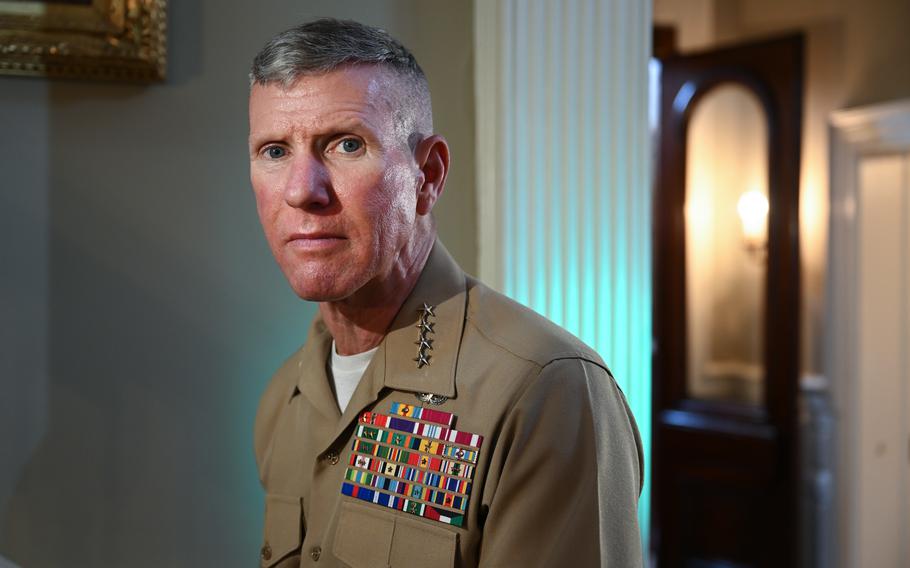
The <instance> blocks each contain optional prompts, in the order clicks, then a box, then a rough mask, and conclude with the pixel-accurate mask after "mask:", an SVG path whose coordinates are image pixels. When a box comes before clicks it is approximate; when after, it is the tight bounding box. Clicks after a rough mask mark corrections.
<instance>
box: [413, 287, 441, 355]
mask: <svg viewBox="0 0 910 568" xmlns="http://www.w3.org/2000/svg"><path fill="white" fill-rule="evenodd" d="M435 309H436V306H431V305H429V304H427V303H426V302H424V303H423V307H422V308H420V310H418V313H420V321H418V322H417V329H418V336H417V341H415V342H414V344H415V345H417V357H415V358H414V362H415V363H417V368H418V369H423V368H424V367H426V366H427V365H429V364H430V359H432V357H431V356H430V351H432V350H433V340H432V339H431V338H430V336H431V335H432V334H433V326H434V325H436V324H435V323H433V322H431V321H430V318H431V317H432V318H435V317H436V314H435V313H434V312H433V310H435Z"/></svg>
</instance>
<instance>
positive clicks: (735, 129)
mask: <svg viewBox="0 0 910 568" xmlns="http://www.w3.org/2000/svg"><path fill="white" fill-rule="evenodd" d="M766 124H767V123H766V120H765V116H764V111H763V109H762V108H761V105H760V103H759V101H758V99H757V98H756V97H755V96H754V95H753V94H752V93H751V92H749V91H747V90H746V89H745V88H743V87H739V86H723V87H719V88H717V89H715V90H713V91H712V92H711V93H709V94H708V95H707V96H706V97H705V98H704V99H702V100H701V101H700V102H699V103H698V106H697V107H696V109H695V112H694V113H693V115H692V118H691V121H690V124H689V132H688V140H687V152H688V154H687V162H686V210H685V214H686V291H687V292H686V296H687V297H686V302H687V306H686V310H687V311H686V313H687V317H688V322H687V326H688V329H687V332H688V346H687V348H688V364H689V369H688V375H687V376H688V394H689V396H690V397H691V398H697V399H703V400H722V401H727V402H736V403H742V404H751V405H758V404H761V402H762V399H763V392H764V384H763V383H764V377H765V372H764V371H765V369H764V361H763V357H762V338H763V330H764V318H763V314H764V306H763V303H764V297H765V294H764V286H765V281H766V278H765V271H766V265H767V262H766V259H767V232H768V231H767V212H768V197H767V196H768V133H767V125H766Z"/></svg>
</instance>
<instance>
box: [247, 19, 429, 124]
mask: <svg viewBox="0 0 910 568" xmlns="http://www.w3.org/2000/svg"><path fill="white" fill-rule="evenodd" d="M348 65H377V66H380V67H383V68H386V69H388V70H390V71H392V72H394V73H395V74H397V75H398V76H399V77H401V78H403V79H405V80H406V83H407V84H406V88H407V89H408V90H409V91H410V93H407V94H406V96H408V95H410V96H408V98H410V99H412V100H411V101H410V102H411V103H412V104H415V105H417V108H418V109H419V110H418V123H420V124H427V123H426V122H425V121H426V120H429V123H428V125H427V126H428V127H429V128H431V129H432V110H431V103H430V87H429V84H428V83H427V77H426V75H425V74H424V72H423V69H421V68H420V65H418V64H417V59H415V58H414V55H413V54H412V53H411V52H410V51H408V49H407V48H406V47H405V46H403V45H402V44H401V42H399V41H398V40H396V39H395V38H393V37H392V36H390V35H389V34H388V32H386V31H385V30H382V29H379V28H374V27H372V26H367V25H364V24H361V23H359V22H355V21H352V20H336V19H334V18H322V19H318V20H313V21H311V22H306V23H304V24H301V25H299V26H296V27H293V28H291V29H289V30H287V31H285V32H282V33H280V34H278V35H276V36H275V37H273V38H272V39H271V40H269V42H268V43H267V44H266V45H265V47H263V48H262V51H260V52H259V53H258V54H257V55H256V57H255V59H253V67H252V69H251V70H250V86H251V87H252V86H253V85H256V84H260V85H279V86H281V87H284V88H289V87H291V86H292V85H293V84H294V83H295V82H297V80H298V79H300V78H301V77H304V76H307V75H322V74H325V73H329V72H331V71H334V70H336V69H338V68H340V67H344V66H348ZM419 115H423V116H419Z"/></svg>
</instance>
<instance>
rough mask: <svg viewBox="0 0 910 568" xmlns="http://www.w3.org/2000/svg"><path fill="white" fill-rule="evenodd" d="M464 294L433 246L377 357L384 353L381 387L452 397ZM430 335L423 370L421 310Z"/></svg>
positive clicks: (458, 273) (451, 264) (457, 273)
mask: <svg viewBox="0 0 910 568" xmlns="http://www.w3.org/2000/svg"><path fill="white" fill-rule="evenodd" d="M466 300H467V292H466V285H465V275H464V272H462V270H461V268H460V267H459V266H458V264H457V263H456V262H455V260H454V259H453V258H452V257H451V255H449V252H448V251H447V250H446V249H445V247H444V246H442V243H440V242H439V241H438V240H437V241H436V243H435V244H434V245H433V250H432V251H430V256H429V258H428V259H427V263H426V265H425V266H424V269H423V272H422V273H421V274H420V278H419V279H418V280H417V284H416V285H415V286H414V290H413V291H412V292H411V295H410V296H408V299H407V300H405V302H404V304H403V305H402V306H401V310H399V312H398V315H397V316H396V317H395V320H394V321H393V322H392V325H391V326H390V327H389V331H388V333H387V334H386V336H385V339H384V340H383V342H382V348H381V349H380V351H382V350H384V351H385V358H384V359H385V369H384V377H383V378H384V381H383V382H384V384H385V386H387V387H389V388H392V389H396V390H404V391H410V392H415V393H431V394H437V395H442V396H445V397H449V398H452V397H454V396H455V394H456V392H455V370H456V369H455V367H456V363H457V361H458V349H459V347H460V346H461V332H462V330H463V329H464V318H465V308H466ZM424 306H427V307H429V308H430V309H431V310H432V314H433V315H428V316H427V317H426V320H427V321H428V323H429V324H430V325H431V330H426V331H425V332H424V334H423V335H424V336H425V337H426V338H427V340H428V342H430V346H431V348H430V349H424V352H425V353H426V355H428V359H427V361H428V364H426V365H424V366H423V367H418V361H416V359H417V358H418V354H419V352H420V346H419V343H420V342H419V338H420V337H421V329H420V324H421V319H422V318H423V315H424V314H425V313H426V311H425V307H424Z"/></svg>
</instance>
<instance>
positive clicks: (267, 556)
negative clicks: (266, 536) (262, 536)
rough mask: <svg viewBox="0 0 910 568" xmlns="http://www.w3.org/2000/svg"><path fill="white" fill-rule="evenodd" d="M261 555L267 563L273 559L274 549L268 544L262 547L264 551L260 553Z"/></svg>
mask: <svg viewBox="0 0 910 568" xmlns="http://www.w3.org/2000/svg"><path fill="white" fill-rule="evenodd" d="M259 555H260V556H262V559H263V560H265V561H266V562H268V561H269V560H271V559H272V547H271V546H269V543H268V542H266V543H265V544H263V545H262V550H260V551H259Z"/></svg>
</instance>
